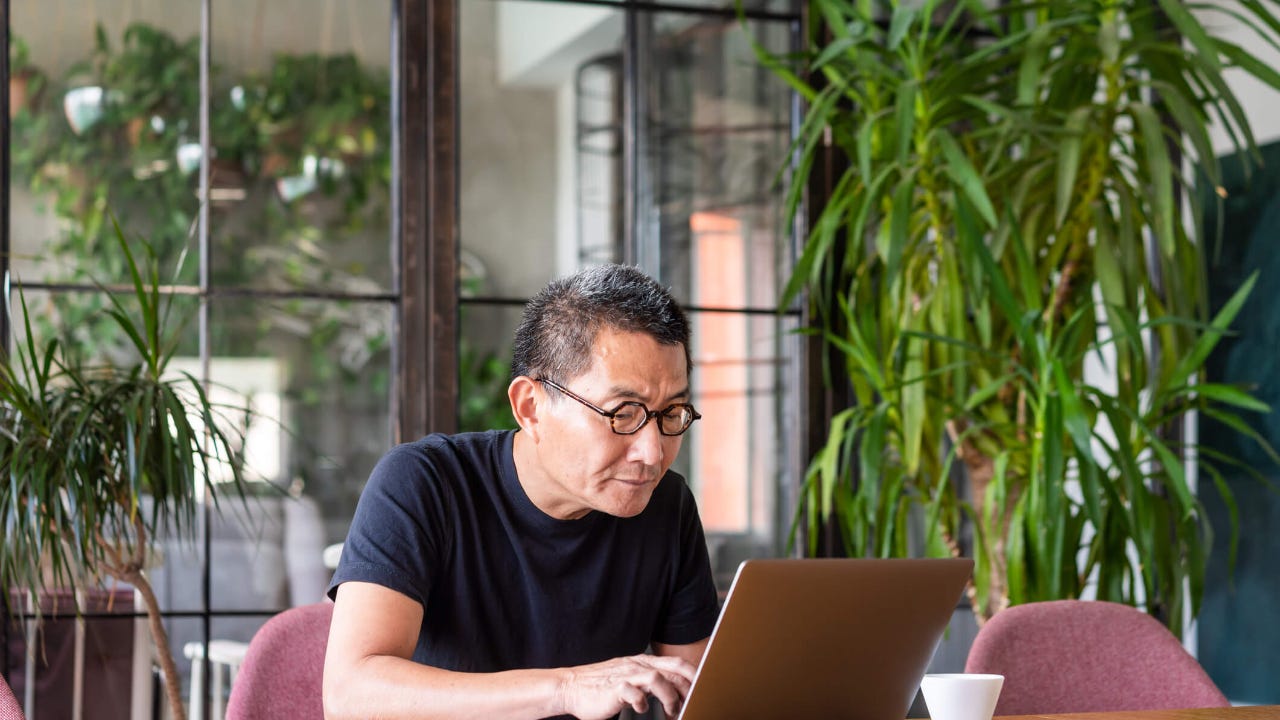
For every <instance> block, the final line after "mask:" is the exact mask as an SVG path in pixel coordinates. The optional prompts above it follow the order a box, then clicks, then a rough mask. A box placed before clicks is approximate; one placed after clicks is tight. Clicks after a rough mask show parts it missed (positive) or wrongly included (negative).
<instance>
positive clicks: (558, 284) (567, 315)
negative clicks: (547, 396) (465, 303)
mask: <svg viewBox="0 0 1280 720" xmlns="http://www.w3.org/2000/svg"><path fill="white" fill-rule="evenodd" d="M604 328H609V329H613V330H619V331H622V332H639V333H644V334H646V335H648V336H650V337H652V338H653V339H654V340H657V341H658V342H659V343H661V344H663V345H680V346H682V347H683V348H684V358H685V367H686V369H690V370H691V369H692V368H693V361H692V360H691V359H690V356H689V319H688V318H687V317H685V314H684V310H682V309H681V308H680V305H679V304H678V303H677V302H676V301H675V298H673V297H671V293H669V292H668V291H667V290H666V289H665V288H663V287H662V286H661V285H659V284H658V283H657V282H656V281H654V279H653V278H651V277H649V276H648V275H646V274H645V273H644V272H642V271H641V270H640V269H639V268H636V267H632V266H630V265H600V266H597V267H591V268H587V269H585V270H581V271H579V272H578V273H577V274H575V275H573V276H571V277H567V278H564V279H561V280H554V281H552V282H551V283H550V284H548V285H547V286H546V287H545V288H543V289H542V290H541V291H540V292H539V293H538V294H537V295H535V296H534V297H533V298H532V299H531V300H529V302H528V304H526V305H525V307H524V317H523V318H522V319H521V321H520V326H519V327H518V328H516V336H515V344H514V348H513V351H512V358H511V375H512V377H519V376H521V375H525V376H528V377H531V378H534V379H538V378H547V379H550V380H557V381H560V382H567V381H568V380H570V379H572V378H575V377H577V376H578V375H581V374H582V373H584V372H586V371H587V369H588V368H589V367H590V363H591V348H592V346H593V345H594V344H595V340H596V334H597V333H599V332H600V330H601V329H604Z"/></svg>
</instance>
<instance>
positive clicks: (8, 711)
mask: <svg viewBox="0 0 1280 720" xmlns="http://www.w3.org/2000/svg"><path fill="white" fill-rule="evenodd" d="M0 720H22V706H21V705H19V704H18V698H16V697H14V696H13V690H12V689H11V688H10V687H9V681H8V680H5V679H4V677H3V676H0Z"/></svg>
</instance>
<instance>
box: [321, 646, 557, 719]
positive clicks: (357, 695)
mask: <svg viewBox="0 0 1280 720" xmlns="http://www.w3.org/2000/svg"><path fill="white" fill-rule="evenodd" d="M333 670H334V672H333V673H332V674H330V673H329V672H327V671H326V673H325V683H324V711H325V718H326V720H349V719H350V720H355V719H356V718H359V719H361V720H364V719H365V718H385V719H386V720H396V719H398V718H413V719H414V720H437V719H439V720H445V719H448V720H468V719H470V718H477V719H482V718H491V719H493V720H526V719H529V720H535V719H536V718H545V717H548V716H552V715H559V714H562V713H563V712H564V698H563V697H562V695H563V692H562V686H563V678H562V677H561V675H562V674H563V671H561V670H542V669H538V670H511V671H507V672H499V673H463V672H453V671H450V670H442V669H440V668H435V667H430V666H428V665H422V664H419V663H415V662H413V661H411V660H405V659H402V658H397V657H391V656H385V655H384V656H374V657H369V658H366V659H364V660H363V661H360V662H358V663H356V664H355V665H353V666H352V667H349V668H333Z"/></svg>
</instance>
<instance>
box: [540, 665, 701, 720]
mask: <svg viewBox="0 0 1280 720" xmlns="http://www.w3.org/2000/svg"><path fill="white" fill-rule="evenodd" d="M694 670H695V668H694V666H693V665H692V664H690V663H689V662H688V661H687V660H683V659H681V658H678V657H659V656H656V655H633V656H631V657H624V658H615V659H613V660H606V661H604V662H600V663H596V664H594V665H581V666H578V667H571V668H566V669H565V671H564V672H565V675H564V677H563V679H562V681H561V684H560V696H561V699H562V703H563V707H564V712H565V713H566V714H569V715H573V716H575V717H577V718H579V720H597V719H598V718H609V717H613V716H614V715H617V714H618V713H619V712H621V711H622V709H623V708H624V707H628V706H630V707H631V708H632V709H633V710H635V711H636V712H638V713H642V712H645V711H646V710H648V709H649V699H648V696H650V695H652V696H654V697H655V698H657V699H658V701H659V702H661V703H662V707H663V709H664V710H666V712H667V715H668V716H670V717H675V716H676V715H678V714H679V713H680V705H681V704H682V703H683V702H684V698H685V696H686V695H688V694H689V686H691V685H692V684H693V674H694Z"/></svg>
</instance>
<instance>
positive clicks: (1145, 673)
mask: <svg viewBox="0 0 1280 720" xmlns="http://www.w3.org/2000/svg"><path fill="white" fill-rule="evenodd" d="M965 672H973V673H999V674H1001V675H1004V676H1005V681H1004V688H1003V689H1002V690H1001V691H1000V701H999V703H998V704H997V705H996V711H995V714H996V715H1035V714H1041V713H1074V712H1105V711H1113V710H1168V709H1176V708H1204V707H1227V706H1229V705H1230V703H1229V702H1228V701H1227V698H1226V697H1225V696H1224V695H1223V694H1222V692H1221V691H1220V690H1219V689H1218V687H1217V686H1216V685H1214V684H1213V681H1212V680H1210V679H1209V675H1208V674H1207V673H1205V671H1204V668H1202V667H1200V664H1199V663H1198V662H1196V659H1195V658H1193V657H1191V655H1190V654H1189V653H1188V652H1187V651H1186V650H1185V649H1184V648H1183V647H1182V643H1181V642H1180V641H1179V640H1178V638H1177V637H1176V636H1174V634H1173V633H1171V632H1169V629H1168V628H1166V627H1165V626H1164V625H1161V624H1160V622H1159V621H1157V620H1156V619H1155V618H1153V617H1151V616H1150V615H1147V614H1146V613H1144V612H1142V611H1141V610H1137V609H1135V608H1133V607H1130V606H1128V605H1122V604H1119V603H1112V602H1102V601H1096V600H1054V601H1049V602H1037V603H1027V604H1025V605H1015V606H1014V607H1011V608H1008V609H1007V610H1002V611H1000V612H999V613H996V615H995V616H994V617H993V618H991V619H990V620H988V621H987V623H986V624H985V625H983V626H982V629H981V630H979V631H978V635H977V637H976V638H975V639H974V641H973V647H972V648H970V650H969V658H968V661H967V662H966V664H965Z"/></svg>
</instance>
